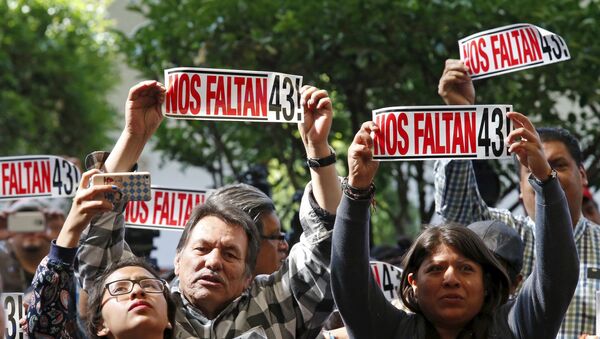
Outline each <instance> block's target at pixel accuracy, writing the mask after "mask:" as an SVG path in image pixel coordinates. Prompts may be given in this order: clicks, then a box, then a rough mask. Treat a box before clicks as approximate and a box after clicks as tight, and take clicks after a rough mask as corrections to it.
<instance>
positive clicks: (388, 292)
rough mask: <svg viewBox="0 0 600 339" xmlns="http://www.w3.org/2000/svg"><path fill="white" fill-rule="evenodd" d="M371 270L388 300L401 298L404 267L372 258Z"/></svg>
mask: <svg viewBox="0 0 600 339" xmlns="http://www.w3.org/2000/svg"><path fill="white" fill-rule="evenodd" d="M371 272H372V273H373V278H374V279H375V282H376V283H377V286H379V288H381V290H382V291H383V294H384V295H385V297H386V298H387V300H388V301H392V300H394V299H396V298H399V297H400V296H399V295H398V292H399V289H400V281H402V269H401V268H399V267H396V266H394V265H391V264H388V263H385V262H383V261H376V260H371Z"/></svg>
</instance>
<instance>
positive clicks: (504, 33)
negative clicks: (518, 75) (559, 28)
mask: <svg viewBox="0 0 600 339" xmlns="http://www.w3.org/2000/svg"><path fill="white" fill-rule="evenodd" d="M458 47H459V50H460V60H462V61H465V64H466V65H467V66H468V67H469V69H470V74H471V79H473V80H476V79H483V78H488V77H492V76H496V75H500V74H505V73H510V72H515V71H519V70H522V69H527V68H532V67H538V66H543V65H548V64H553V63H556V62H560V61H565V60H569V59H570V58H571V55H570V54H569V48H568V47H567V44H566V43H565V40H564V39H563V38H562V37H560V36H558V35H556V34H554V33H552V32H549V31H547V30H545V29H543V28H540V27H537V26H534V25H530V24H516V25H509V26H503V27H499V28H495V29H490V30H487V31H484V32H480V33H476V34H473V35H470V36H468V37H466V38H463V39H460V40H459V41H458Z"/></svg>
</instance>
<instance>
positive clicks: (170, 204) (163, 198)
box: [125, 185, 210, 231]
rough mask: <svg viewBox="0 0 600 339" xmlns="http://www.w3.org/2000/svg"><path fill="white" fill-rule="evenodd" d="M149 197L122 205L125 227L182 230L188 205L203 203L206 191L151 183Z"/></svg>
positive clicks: (189, 210) (189, 212)
mask: <svg viewBox="0 0 600 339" xmlns="http://www.w3.org/2000/svg"><path fill="white" fill-rule="evenodd" d="M151 191H152V199H151V200H150V201H130V202H129V203H128V204H127V208H126V209H125V224H126V225H127V226H128V227H134V228H145V229H156V230H173V231H183V228H184V227H185V224H186V223H187V221H188V219H189V218H190V214H191V213H192V209H193V208H194V207H195V206H196V205H199V204H203V203H204V201H205V200H206V197H207V196H208V195H209V193H210V191H206V190H187V189H178V188H165V187H160V186H154V185H152V189H151Z"/></svg>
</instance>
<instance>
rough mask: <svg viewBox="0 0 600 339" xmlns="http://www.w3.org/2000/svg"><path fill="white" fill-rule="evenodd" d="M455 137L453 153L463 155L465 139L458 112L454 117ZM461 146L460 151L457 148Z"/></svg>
mask: <svg viewBox="0 0 600 339" xmlns="http://www.w3.org/2000/svg"><path fill="white" fill-rule="evenodd" d="M453 136H454V142H453V144H452V153H454V154H456V153H463V152H464V151H465V147H464V143H465V142H464V138H463V133H462V123H461V119H460V113H459V112H456V114H455V115H454V132H453ZM457 146H459V147H460V151H457V150H456V147H457Z"/></svg>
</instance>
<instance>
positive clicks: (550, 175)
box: [531, 168, 558, 186]
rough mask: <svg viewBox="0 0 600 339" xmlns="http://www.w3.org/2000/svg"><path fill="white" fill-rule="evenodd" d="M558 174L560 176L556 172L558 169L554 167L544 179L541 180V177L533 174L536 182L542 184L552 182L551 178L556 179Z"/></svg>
mask: <svg viewBox="0 0 600 339" xmlns="http://www.w3.org/2000/svg"><path fill="white" fill-rule="evenodd" d="M557 176H558V173H557V172H556V170H555V169H554V168H551V171H550V174H549V175H548V177H547V178H546V179H544V180H540V179H538V178H536V177H535V175H533V174H532V175H531V177H532V178H533V180H535V182H536V183H537V184H538V185H540V186H544V185H545V184H546V183H548V182H550V181H551V180H554V179H556V177H557Z"/></svg>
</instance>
